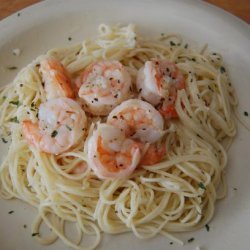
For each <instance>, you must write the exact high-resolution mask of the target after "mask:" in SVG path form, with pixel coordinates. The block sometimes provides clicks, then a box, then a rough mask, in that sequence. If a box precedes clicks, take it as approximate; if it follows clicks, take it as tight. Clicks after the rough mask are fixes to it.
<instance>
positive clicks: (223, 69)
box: [220, 66, 226, 74]
mask: <svg viewBox="0 0 250 250" xmlns="http://www.w3.org/2000/svg"><path fill="white" fill-rule="evenodd" d="M225 72H226V69H225V68H224V67H223V66H221V67H220V73H221V74H223V73H225Z"/></svg>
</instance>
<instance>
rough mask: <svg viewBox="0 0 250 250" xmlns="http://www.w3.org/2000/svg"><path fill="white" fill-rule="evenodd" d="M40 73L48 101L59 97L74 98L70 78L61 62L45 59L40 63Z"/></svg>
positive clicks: (51, 58) (54, 59)
mask: <svg viewBox="0 0 250 250" xmlns="http://www.w3.org/2000/svg"><path fill="white" fill-rule="evenodd" d="M40 72H41V74H42V78H43V81H44V83H45V86H44V87H45V92H46V96H47V99H48V100H50V99H54V98H58V97H68V98H73V97H74V91H73V88H72V85H71V80H70V77H69V75H68V73H67V71H66V69H65V68H64V66H63V65H62V64H61V63H60V61H59V60H57V59H56V58H54V57H46V58H44V59H43V60H41V62H40Z"/></svg>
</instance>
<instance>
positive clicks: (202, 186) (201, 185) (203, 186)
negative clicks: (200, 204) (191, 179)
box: [198, 182, 206, 190]
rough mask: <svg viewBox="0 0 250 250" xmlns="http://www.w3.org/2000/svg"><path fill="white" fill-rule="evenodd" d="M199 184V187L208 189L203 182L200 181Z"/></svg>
mask: <svg viewBox="0 0 250 250" xmlns="http://www.w3.org/2000/svg"><path fill="white" fill-rule="evenodd" d="M198 186H199V188H201V189H204V190H206V187H205V185H204V184H203V183H202V182H200V183H199V184H198Z"/></svg>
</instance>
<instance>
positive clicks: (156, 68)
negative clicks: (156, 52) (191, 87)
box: [136, 59, 185, 118]
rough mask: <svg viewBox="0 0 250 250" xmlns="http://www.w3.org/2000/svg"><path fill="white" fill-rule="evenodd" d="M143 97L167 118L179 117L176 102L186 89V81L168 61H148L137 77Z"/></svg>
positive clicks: (138, 86) (138, 87)
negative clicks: (180, 91)
mask: <svg viewBox="0 0 250 250" xmlns="http://www.w3.org/2000/svg"><path fill="white" fill-rule="evenodd" d="M136 84H137V89H138V91H139V92H140V93H141V96H142V97H143V98H144V99H145V100H146V101H148V102H150V103H151V104H153V105H158V106H157V107H158V109H159V111H160V112H161V114H162V115H164V117H165V118H172V117H177V116H178V115H177V112H176V110H175V100H176V98H177V92H178V90H181V89H184V88H185V79H184V76H183V74H182V73H181V72H180V71H179V69H178V68H177V66H176V65H175V64H174V63H172V62H169V61H167V60H158V59H154V60H152V61H147V62H146V63H145V65H144V66H143V67H142V68H141V69H140V70H139V72H138V75H137V83H136Z"/></svg>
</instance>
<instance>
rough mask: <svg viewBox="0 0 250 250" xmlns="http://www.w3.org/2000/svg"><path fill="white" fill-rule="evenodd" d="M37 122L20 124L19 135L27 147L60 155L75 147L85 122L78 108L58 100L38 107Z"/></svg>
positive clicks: (62, 99) (28, 121)
mask: <svg viewBox="0 0 250 250" xmlns="http://www.w3.org/2000/svg"><path fill="white" fill-rule="evenodd" d="M38 114H39V122H38V123H33V122H32V121H30V120H25V121H23V122H22V131H23V135H24V137H25V139H26V140H27V142H28V143H29V144H30V145H33V146H35V147H36V148H37V149H38V150H40V151H43V152H46V153H50V154H60V153H63V152H65V151H67V150H68V149H70V148H71V147H72V146H74V145H75V144H76V143H77V142H78V141H79V140H80V139H81V138H82V137H83V136H84V130H85V128H86V126H87V118H86V115H85V113H84V111H83V110H82V108H81V107H80V105H79V104H78V103H77V102H75V101H73V100H72V99H69V98H65V97H61V98H56V99H52V100H50V101H47V102H46V103H43V104H41V105H40V107H39V113H38Z"/></svg>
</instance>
